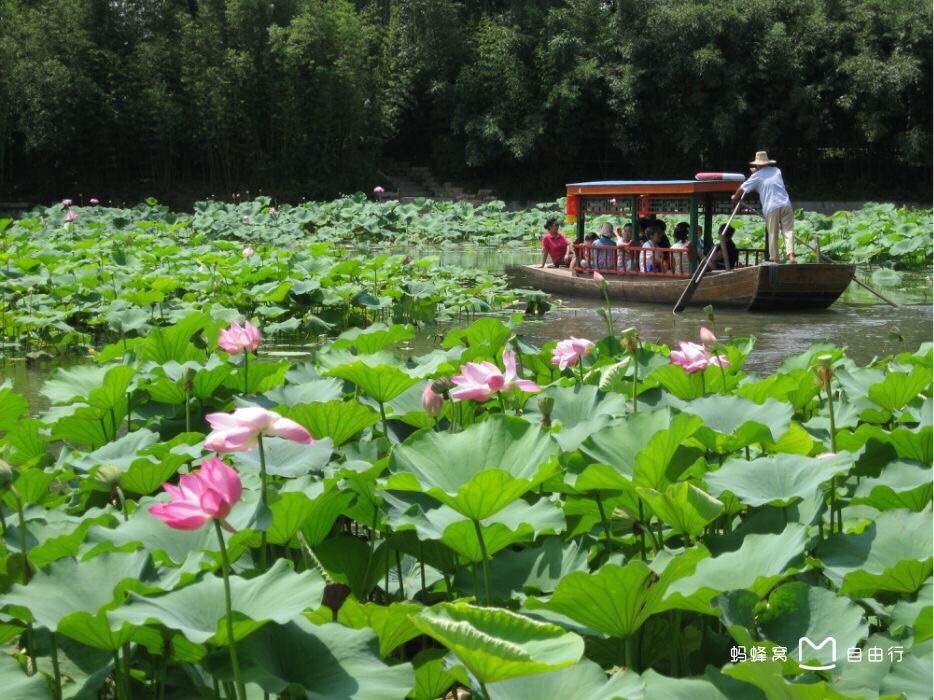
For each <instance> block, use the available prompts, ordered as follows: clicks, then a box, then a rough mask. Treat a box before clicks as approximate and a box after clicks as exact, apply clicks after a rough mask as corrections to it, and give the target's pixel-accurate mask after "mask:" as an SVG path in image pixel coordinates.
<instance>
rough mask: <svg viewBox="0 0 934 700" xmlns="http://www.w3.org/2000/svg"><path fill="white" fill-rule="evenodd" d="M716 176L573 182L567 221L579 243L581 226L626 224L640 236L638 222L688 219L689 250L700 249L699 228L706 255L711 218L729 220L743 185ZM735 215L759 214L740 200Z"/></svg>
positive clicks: (729, 177)
mask: <svg viewBox="0 0 934 700" xmlns="http://www.w3.org/2000/svg"><path fill="white" fill-rule="evenodd" d="M711 175H713V176H714V177H711ZM716 175H718V174H716V173H707V174H705V173H699V174H698V177H697V178H696V179H694V180H595V181H592V182H572V183H569V184H568V185H567V203H566V212H565V214H566V222H567V223H568V224H576V234H577V235H576V241H577V243H583V242H584V236H585V233H586V229H585V227H588V226H589V227H591V228H592V229H593V230H596V228H597V226H598V225H599V224H600V223H603V222H604V221H609V222H610V223H613V224H615V225H621V224H622V223H623V221H624V220H627V219H628V221H627V223H629V222H631V223H632V229H633V231H634V232H638V231H639V220H640V219H646V218H647V219H654V218H656V217H657V216H659V215H666V216H687V217H688V223H689V225H690V231H691V236H690V238H691V241H692V244H693V248H694V249H695V250H696V249H697V247H698V235H697V234H698V231H699V227H700V226H703V236H704V246H705V249H707V250H709V249H710V245H711V234H712V231H711V229H712V227H713V217H714V215H715V214H726V215H729V214H730V213H731V212H732V211H733V209H734V206H735V203H734V202H733V201H731V200H730V196H731V195H732V194H733V193H734V192H736V188H737V187H739V185H740V183H741V182H742V180H743V178H742V176H741V175H739V176H736V175H732V174H729V173H721V174H719V175H722V176H723V177H716ZM702 177H703V179H701V178H702ZM737 213H738V214H739V215H748V214H758V213H759V210H758V208H755V207H752V206H748V202H747V201H746V200H744V205H743V206H742V207H740V211H739V212H737ZM701 222H703V223H701ZM693 262H695V261H692V263H693ZM692 267H693V265H692Z"/></svg>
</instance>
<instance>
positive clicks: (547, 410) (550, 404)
mask: <svg viewBox="0 0 934 700" xmlns="http://www.w3.org/2000/svg"><path fill="white" fill-rule="evenodd" d="M554 407H555V400H554V398H553V397H551V396H539V397H538V410H539V411H541V414H542V425H544V426H545V427H546V428H549V427H551V411H552V409H554Z"/></svg>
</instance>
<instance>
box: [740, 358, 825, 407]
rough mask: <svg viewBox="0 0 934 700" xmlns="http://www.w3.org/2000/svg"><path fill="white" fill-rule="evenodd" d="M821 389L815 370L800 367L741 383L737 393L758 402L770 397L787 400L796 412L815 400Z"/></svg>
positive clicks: (782, 400)
mask: <svg viewBox="0 0 934 700" xmlns="http://www.w3.org/2000/svg"><path fill="white" fill-rule="evenodd" d="M819 391H820V387H819V386H818V385H817V383H816V382H815V381H814V371H813V370H807V369H800V368H799V369H793V370H792V371H790V372H788V373H779V374H773V375H771V376H769V377H765V378H764V379H760V380H758V381H754V382H747V383H745V384H741V385H740V386H739V387H737V389H736V395H737V396H740V397H742V398H744V399H749V400H750V401H753V402H755V403H757V404H763V403H765V402H766V401H767V400H769V399H772V400H775V401H781V402H787V403H788V404H790V405H791V407H792V408H793V409H794V410H795V412H800V411H801V410H802V409H803V408H804V407H805V406H807V405H808V404H810V403H811V402H812V401H813V400H814V397H815V396H817V394H818V393H819Z"/></svg>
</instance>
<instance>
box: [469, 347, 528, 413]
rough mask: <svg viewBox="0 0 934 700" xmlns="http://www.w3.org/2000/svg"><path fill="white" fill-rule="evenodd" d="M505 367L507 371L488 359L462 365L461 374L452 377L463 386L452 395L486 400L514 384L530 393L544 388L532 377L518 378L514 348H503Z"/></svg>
mask: <svg viewBox="0 0 934 700" xmlns="http://www.w3.org/2000/svg"><path fill="white" fill-rule="evenodd" d="M503 367H505V371H501V370H500V368H499V367H497V366H496V365H494V364H493V363H492V362H486V361H483V362H468V363H467V364H465V365H461V374H460V375H458V376H456V377H451V382H453V383H454V384H456V385H457V386H459V387H463V388H462V389H458V390H457V391H454V392H452V393H451V396H453V397H454V398H455V399H474V400H476V401H486V400H487V399H489V398H490V397H492V396H493V394H495V393H496V392H498V391H511V390H512V388H513V386H515V387H516V388H517V389H519V391H525V392H528V393H535V392H538V391H541V390H542V388H541V387H540V386H539V385H538V384H536V383H535V382H533V381H532V380H531V379H517V378H516V353H514V352H513V351H512V350H503Z"/></svg>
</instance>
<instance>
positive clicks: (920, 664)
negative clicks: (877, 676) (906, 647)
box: [879, 640, 932, 698]
mask: <svg viewBox="0 0 934 700" xmlns="http://www.w3.org/2000/svg"><path fill="white" fill-rule="evenodd" d="M893 642H894V640H892V641H890V642H889V643H888V644H887V645H886V646H885V647H882V648H883V649H885V651H886V654H887V653H888V650H889V649H892V648H894V647H897V646H899V644H898V643H897V642H896V643H893ZM886 660H888V656H886ZM931 686H932V684H931V649H930V646H928V647H927V648H926V649H925V648H923V647H920V648H919V647H915V648H914V649H912V650H911V652H910V653H907V654H905V656H904V657H902V660H901V661H897V660H896V661H893V662H892V664H891V667H890V669H889V672H888V673H887V674H886V676H885V677H884V678H883V679H882V683H881V684H880V685H879V692H880V693H885V694H887V695H890V696H893V697H908V698H929V697H931Z"/></svg>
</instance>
